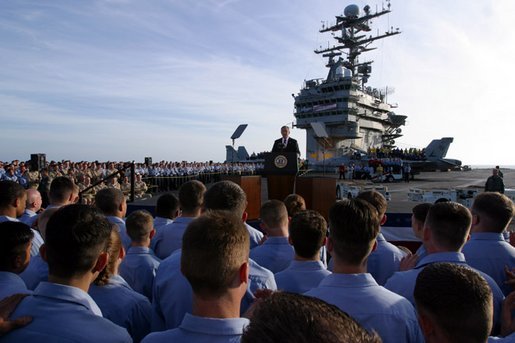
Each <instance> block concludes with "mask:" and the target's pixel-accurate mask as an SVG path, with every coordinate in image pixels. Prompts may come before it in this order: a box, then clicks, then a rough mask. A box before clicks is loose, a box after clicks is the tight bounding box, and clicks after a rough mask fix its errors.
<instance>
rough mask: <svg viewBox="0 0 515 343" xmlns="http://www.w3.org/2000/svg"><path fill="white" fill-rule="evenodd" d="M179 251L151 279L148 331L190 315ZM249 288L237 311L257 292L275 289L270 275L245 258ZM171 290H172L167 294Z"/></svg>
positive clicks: (175, 324)
mask: <svg viewBox="0 0 515 343" xmlns="http://www.w3.org/2000/svg"><path fill="white" fill-rule="evenodd" d="M181 255H182V254H181V250H177V251H175V252H174V253H173V254H172V255H171V256H169V257H168V258H166V259H164V260H163V261H162V262H161V264H160V265H159V268H158V269H157V273H156V277H155V279H154V288H153V301H152V331H163V330H167V329H174V328H176V327H178V326H179V325H180V323H181V321H182V319H183V317H184V315H185V314H186V313H191V309H192V298H191V295H192V290H191V285H190V284H189V283H188V280H186V278H185V277H184V275H183V274H182V273H181V270H180V268H181ZM249 266H250V272H249V288H248V291H247V293H246V294H245V296H244V297H243V299H242V305H241V311H242V312H244V311H245V310H246V309H247V308H248V307H249V306H250V305H251V303H252V301H253V299H254V296H253V294H254V293H255V292H256V290H258V289H269V290H276V289H277V285H276V283H275V279H274V274H272V272H271V271H269V270H268V269H266V268H263V267H261V266H260V265H258V264H257V263H256V262H254V261H253V260H251V259H249ZM171 290H173V291H171Z"/></svg>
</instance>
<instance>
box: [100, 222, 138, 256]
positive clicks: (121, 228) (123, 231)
mask: <svg viewBox="0 0 515 343" xmlns="http://www.w3.org/2000/svg"><path fill="white" fill-rule="evenodd" d="M106 218H107V220H108V221H109V223H111V224H116V225H117V226H118V232H120V238H121V239H122V244H123V248H124V249H125V250H126V251H127V250H129V247H130V245H131V243H132V242H131V238H130V237H129V235H128V234H127V228H126V227H125V221H124V220H123V219H122V218H118V217H116V216H106Z"/></svg>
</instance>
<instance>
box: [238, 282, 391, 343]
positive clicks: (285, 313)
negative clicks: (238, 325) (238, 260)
mask: <svg viewBox="0 0 515 343" xmlns="http://www.w3.org/2000/svg"><path fill="white" fill-rule="evenodd" d="M241 342H242V343H254V342H256V343H258V342H259V343H272V342H287V343H289V342H291V343H293V342H295V343H311V342H325V343H379V342H381V339H380V338H379V336H378V335H377V334H376V333H369V332H368V331H367V330H366V329H365V328H363V327H362V326H361V325H360V324H359V323H358V322H356V321H355V320H354V319H353V318H352V317H350V316H349V315H348V314H346V313H345V312H342V311H341V310H340V309H339V308H338V307H336V306H334V305H331V304H328V303H326V302H324V301H322V300H320V299H317V298H313V297H308V296H304V295H300V294H293V293H286V292H274V293H272V294H271V295H270V296H269V297H267V298H265V299H262V300H261V301H260V302H258V303H257V304H256V306H255V308H254V310H253V312H252V317H251V318H250V324H249V325H248V326H247V327H246V328H245V330H244V332H243V335H242V337H241Z"/></svg>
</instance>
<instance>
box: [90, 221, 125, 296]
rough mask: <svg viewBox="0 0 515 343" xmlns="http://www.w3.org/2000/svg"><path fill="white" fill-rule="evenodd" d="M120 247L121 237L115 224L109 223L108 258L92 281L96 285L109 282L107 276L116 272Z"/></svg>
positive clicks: (103, 284)
mask: <svg viewBox="0 0 515 343" xmlns="http://www.w3.org/2000/svg"><path fill="white" fill-rule="evenodd" d="M121 249H122V238H121V236H120V233H119V232H118V229H117V228H116V224H111V234H110V235H109V239H108V240H107V245H106V252H107V253H108V254H109V260H108V261H107V265H106V266H105V268H104V269H102V271H101V272H100V273H99V274H98V276H97V278H96V279H95V281H93V283H94V284H95V285H97V286H105V285H107V284H108V283H109V278H110V277H111V276H113V275H114V274H115V273H116V270H117V267H118V259H119V258H120V250H121Z"/></svg>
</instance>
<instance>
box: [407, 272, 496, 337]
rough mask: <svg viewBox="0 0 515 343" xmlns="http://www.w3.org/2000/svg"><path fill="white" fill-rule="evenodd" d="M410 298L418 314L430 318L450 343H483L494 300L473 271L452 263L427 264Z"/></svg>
mask: <svg viewBox="0 0 515 343" xmlns="http://www.w3.org/2000/svg"><path fill="white" fill-rule="evenodd" d="M413 295H414V297H415V304H416V306H417V310H418V312H419V313H420V314H427V315H429V316H430V317H431V319H432V320H433V321H435V322H436V325H438V327H439V328H440V329H442V330H443V332H444V333H445V335H446V336H447V337H448V339H449V342H486V340H487V338H488V335H489V334H490V331H491V329H492V322H493V298H492V291H491V289H490V287H489V286H488V283H487V282H486V280H485V279H484V278H483V277H482V276H481V275H480V274H479V273H477V272H476V271H474V270H472V269H470V268H468V267H465V266H461V265H458V264H454V263H434V264H431V265H428V266H427V267H425V268H424V269H423V270H422V271H421V272H420V274H419V275H418V277H417V282H416V284H415V290H414V293H413Z"/></svg>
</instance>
